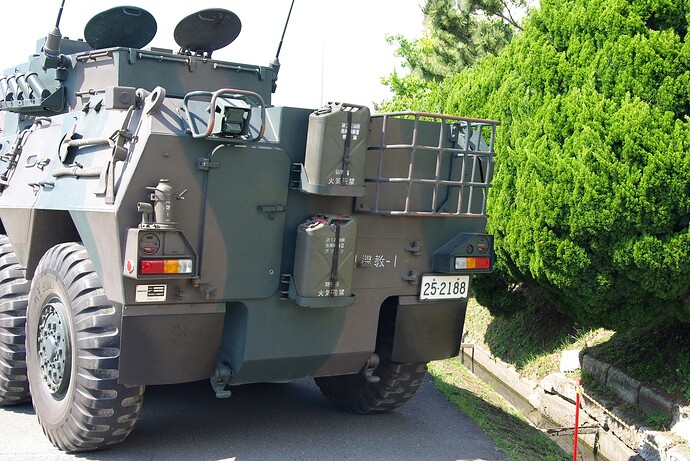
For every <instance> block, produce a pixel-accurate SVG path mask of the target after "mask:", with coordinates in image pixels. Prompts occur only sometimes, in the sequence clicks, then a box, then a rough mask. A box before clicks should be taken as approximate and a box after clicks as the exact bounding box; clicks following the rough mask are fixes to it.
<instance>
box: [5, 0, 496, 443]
mask: <svg viewBox="0 0 690 461" xmlns="http://www.w3.org/2000/svg"><path fill="white" fill-rule="evenodd" d="M58 22H59V21H58ZM240 28H241V22H240V19H239V18H238V17H237V15H235V14H234V13H232V12H230V11H227V10H224V9H210V10H203V11H200V12H197V13H195V14H192V15H190V16H188V17H186V18H184V19H183V20H182V21H181V22H180V23H179V25H178V26H177V27H176V29H175V31H174V38H175V40H176V42H177V44H178V45H179V47H180V48H179V51H173V50H167V49H159V48H149V49H145V47H146V46H147V44H148V43H149V41H150V40H151V38H152V37H153V36H154V34H155V32H156V21H155V19H154V17H153V16H152V15H151V14H150V13H148V12H146V11H145V10H143V9H140V8H136V7H120V8H114V9H110V10H108V11H105V12H102V13H100V14H98V15H96V16H94V17H93V19H92V20H91V21H90V22H89V23H88V24H87V25H86V28H85V31H84V36H85V40H68V39H63V38H62V36H61V34H60V31H59V27H57V26H56V27H55V28H54V29H53V30H52V31H51V32H50V33H49V34H48V35H47V37H46V39H43V40H40V41H39V43H38V46H37V49H36V52H35V54H34V55H32V56H31V58H30V59H29V61H28V62H26V63H24V64H20V65H17V66H16V67H14V68H12V69H10V70H9V71H6V72H5V73H4V75H3V76H2V77H1V78H0V128H1V129H2V132H1V134H0V136H1V137H0V220H1V226H0V227H1V229H0V231H1V233H2V236H1V237H0V250H1V252H0V262H1V264H0V404H2V405H12V404H17V403H20V402H26V401H29V400H32V401H33V405H34V407H35V411H36V415H37V416H38V419H39V422H40V424H41V426H42V427H43V430H44V432H45V434H46V435H47V436H48V438H49V439H50V440H51V441H52V443H53V444H55V445H56V446H57V447H58V448H60V449H62V450H66V451H85V450H94V449H100V448H104V447H108V446H111V445H113V444H116V443H118V442H121V441H122V440H124V439H125V438H126V437H127V435H128V434H129V433H130V432H131V430H132V428H133V426H134V424H135V422H136V421H137V418H138V415H139V411H140V409H141V407H142V402H143V395H144V388H145V386H146V385H153V384H170V383H183V382H191V381H198V380H206V379H208V380H210V383H211V386H212V389H213V390H214V391H215V393H216V395H217V396H218V397H228V396H230V393H231V387H232V386H234V385H239V384H244V383H257V382H283V381H289V380H294V379H298V378H304V377H314V378H315V380H316V383H317V384H318V386H319V388H320V389H321V391H322V392H323V394H324V395H325V396H326V397H327V398H328V399H329V400H330V401H332V402H333V404H334V405H335V406H337V407H340V408H342V409H344V410H347V411H350V412H355V413H377V412H384V411H389V410H392V409H394V408H396V407H398V406H399V405H402V404H403V403H405V402H406V401H407V400H408V399H410V398H411V397H412V395H413V394H414V392H415V391H416V389H417V388H418V387H419V385H420V384H421V382H422V378H423V376H424V374H425V372H426V363H427V362H428V361H430V360H434V359H442V358H446V357H450V356H454V355H456V354H457V352H458V349H459V344H460V341H461V333H462V327H463V322H464V317H465V309H466V305H467V298H468V294H469V292H470V285H471V276H472V274H476V273H481V272H488V271H490V270H491V268H492V264H493V239H492V236H491V235H487V234H485V233H484V232H485V224H486V219H487V215H486V199H487V192H488V188H489V186H490V182H491V177H492V167H493V156H494V152H493V145H494V136H495V132H496V127H497V122H494V121H488V120H477V119H468V118H462V117H455V116H448V115H438V114H429V113H415V112H404V113H387V114H374V115H372V114H371V113H370V110H369V109H368V108H367V107H365V106H361V105H355V104H348V103H329V104H327V105H325V106H324V107H321V108H318V109H316V110H314V109H313V108H312V109H300V108H291V107H275V106H273V105H272V104H271V96H272V93H273V92H274V90H275V88H276V81H277V78H278V69H279V65H278V63H277V59H276V60H274V62H273V63H271V64H270V65H267V66H258V65H251V64H239V63H233V62H224V61H220V60H215V59H213V58H212V57H211V55H212V53H213V52H214V51H215V50H217V49H220V48H222V47H224V46H226V45H228V44H230V43H231V42H232V41H233V40H234V39H235V38H236V37H237V36H238V34H239V32H240Z"/></svg>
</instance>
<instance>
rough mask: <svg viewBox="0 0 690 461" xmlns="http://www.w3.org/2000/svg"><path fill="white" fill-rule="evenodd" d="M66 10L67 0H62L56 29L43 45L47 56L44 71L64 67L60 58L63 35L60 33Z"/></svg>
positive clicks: (44, 61) (50, 33) (49, 33)
mask: <svg viewBox="0 0 690 461" xmlns="http://www.w3.org/2000/svg"><path fill="white" fill-rule="evenodd" d="M64 8H65V0H62V4H60V10H59V11H58V15H57V20H56V21H55V27H54V28H53V30H51V31H50V32H48V36H47V37H46V42H45V44H44V45H43V53H44V54H45V57H44V59H43V68H44V69H56V68H58V67H60V66H61V65H62V59H61V56H60V42H61V41H62V34H61V33H60V19H61V18H62V10H63V9H64Z"/></svg>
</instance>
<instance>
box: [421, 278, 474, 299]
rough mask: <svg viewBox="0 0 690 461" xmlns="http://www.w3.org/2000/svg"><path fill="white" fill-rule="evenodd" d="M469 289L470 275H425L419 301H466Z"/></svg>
mask: <svg viewBox="0 0 690 461" xmlns="http://www.w3.org/2000/svg"><path fill="white" fill-rule="evenodd" d="M469 287H470V276H469V275H423V276H422V288H421V290H420V292H419V299H420V300H424V299H464V298H467V295H468V292H469Z"/></svg>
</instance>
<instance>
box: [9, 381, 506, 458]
mask: <svg viewBox="0 0 690 461" xmlns="http://www.w3.org/2000/svg"><path fill="white" fill-rule="evenodd" d="M68 459H72V460H74V459H86V460H129V459H132V460H156V461H157V460H161V461H164V460H165V461H167V460H195V461H197V460H198V461H219V460H236V461H248V460H261V461H270V460H319V461H322V460H505V459H506V458H505V456H504V455H503V454H502V453H501V452H500V450H498V448H496V446H495V445H494V444H493V442H491V441H490V440H489V439H488V438H487V437H486V435H484V433H483V432H482V431H481V430H480V429H479V428H478V427H477V426H476V425H475V424H474V423H473V422H472V421H471V420H470V419H469V418H468V417H467V416H465V415H464V414H462V413H461V412H460V411H459V410H458V409H457V408H456V407H455V406H454V405H452V404H450V403H449V402H448V401H447V400H446V399H445V397H444V396H443V395H442V394H441V393H440V392H439V391H438V390H436V389H435V388H434V387H433V385H432V384H431V383H430V382H429V378H427V382H425V383H424V385H423V386H422V387H421V389H420V390H419V391H418V392H417V394H416V395H415V397H414V398H413V399H412V400H410V401H409V402H408V403H407V404H406V405H404V406H403V407H401V408H399V409H398V410H396V411H394V412H391V413H386V414H382V415H366V416H363V415H351V414H347V413H343V412H340V411H338V410H336V409H335V408H333V407H332V406H331V404H330V403H329V402H328V401H327V400H326V399H325V398H324V397H323V396H322V395H321V393H320V392H319V390H318V388H317V387H316V385H315V384H314V383H313V381H311V380H301V381H296V382H294V383H288V384H258V385H250V386H241V387H238V388H235V389H234V391H233V396H232V397H231V398H229V399H225V400H218V399H216V398H215V395H214V394H213V392H212V390H211V386H210V384H208V382H200V383H193V384H184V385H176V386H150V387H148V388H147V389H146V394H145V396H144V407H143V410H142V412H141V416H140V419H139V421H138V423H137V425H136V426H135V428H134V431H132V434H131V435H130V436H129V438H127V440H125V442H124V443H122V444H120V445H118V446H116V447H113V448H111V449H109V450H105V451H100V452H91V453H84V454H78V455H68V454H65V453H62V452H60V451H58V450H57V449H56V448H54V447H53V446H52V444H51V443H50V442H48V439H46V438H45V436H44V435H43V433H42V431H41V427H40V426H39V424H38V421H37V420H36V417H35V415H34V412H33V408H32V407H31V405H30V404H29V405H21V406H16V407H0V460H3V461H5V460H12V461H15V460H17V461H21V460H36V461H38V460H41V461H44V460H68Z"/></svg>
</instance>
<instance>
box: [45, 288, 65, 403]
mask: <svg viewBox="0 0 690 461" xmlns="http://www.w3.org/2000/svg"><path fill="white" fill-rule="evenodd" d="M65 309H66V308H65V305H64V304H63V302H62V300H60V298H58V297H54V298H51V299H50V301H48V302H47V303H46V305H45V306H43V310H42V311H41V317H40V319H39V322H38V335H37V336H38V347H37V350H38V364H39V369H40V374H41V378H43V382H44V383H45V385H46V386H47V387H48V390H49V391H50V393H51V394H52V395H53V397H55V398H58V399H59V398H61V397H62V396H63V395H64V392H65V389H66V388H67V384H68V383H69V372H70V370H69V364H70V356H71V351H70V341H69V327H68V325H67V322H66V321H65V318H64V317H63V315H62V312H65Z"/></svg>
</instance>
